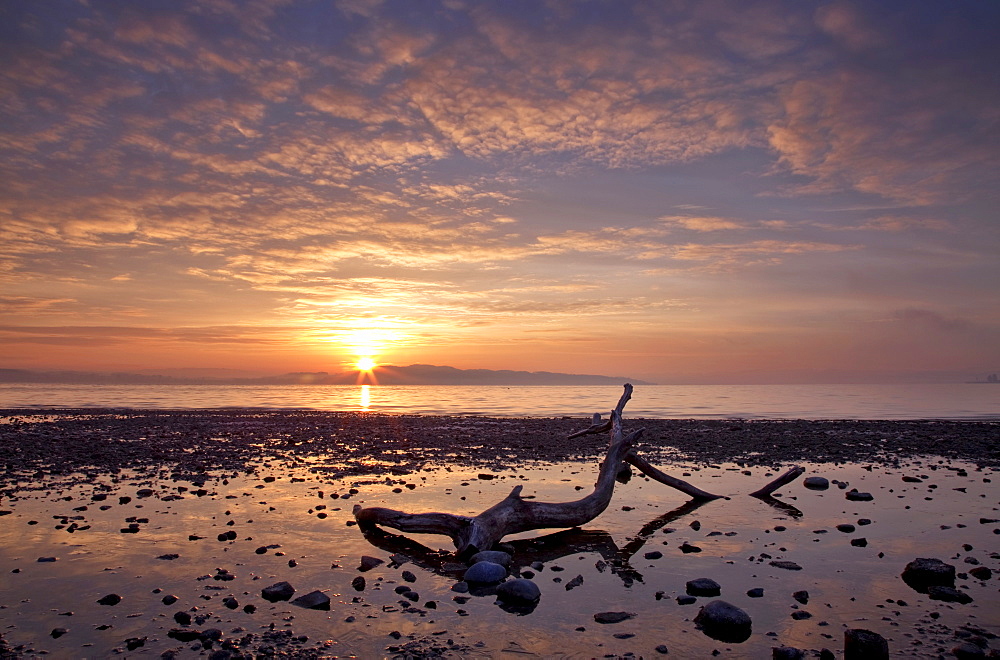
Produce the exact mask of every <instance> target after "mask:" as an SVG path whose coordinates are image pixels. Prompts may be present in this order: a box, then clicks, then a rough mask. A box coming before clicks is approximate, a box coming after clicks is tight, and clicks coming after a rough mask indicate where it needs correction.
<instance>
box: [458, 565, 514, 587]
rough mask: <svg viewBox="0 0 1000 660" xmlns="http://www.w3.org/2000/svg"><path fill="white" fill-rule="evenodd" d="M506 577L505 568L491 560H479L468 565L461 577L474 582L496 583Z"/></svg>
mask: <svg viewBox="0 0 1000 660" xmlns="http://www.w3.org/2000/svg"><path fill="white" fill-rule="evenodd" d="M505 577H507V569H506V568H504V567H503V566H501V565H500V564H494V563H493V562H491V561H481V562H477V563H475V564H473V565H472V566H470V567H469V568H468V569H467V570H466V571H465V575H464V576H463V579H464V580H465V581H466V582H469V583H475V584H496V583H497V582H500V581H502V580H503V579H504V578H505Z"/></svg>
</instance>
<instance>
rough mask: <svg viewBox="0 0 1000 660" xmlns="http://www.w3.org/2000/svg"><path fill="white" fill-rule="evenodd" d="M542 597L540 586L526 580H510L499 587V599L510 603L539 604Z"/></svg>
mask: <svg viewBox="0 0 1000 660" xmlns="http://www.w3.org/2000/svg"><path fill="white" fill-rule="evenodd" d="M541 597H542V592H541V590H540V589H539V588H538V585H537V584H535V583H534V582H532V581H531V580H526V579H524V578H516V579H514V580H508V581H507V582H504V583H503V584H501V585H500V586H499V587H497V598H499V599H500V600H502V601H504V602H508V603H537V602H538V600H539V599H540V598H541Z"/></svg>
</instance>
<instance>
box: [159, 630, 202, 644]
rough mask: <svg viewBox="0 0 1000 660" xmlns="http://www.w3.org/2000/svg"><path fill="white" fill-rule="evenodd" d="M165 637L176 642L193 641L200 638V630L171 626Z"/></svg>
mask: <svg viewBox="0 0 1000 660" xmlns="http://www.w3.org/2000/svg"><path fill="white" fill-rule="evenodd" d="M167 637H170V638H171V639H176V640H177V641H178V642H193V641H194V640H196V639H200V638H201V631H200V630H184V629H183V628H171V629H170V632H168V633H167Z"/></svg>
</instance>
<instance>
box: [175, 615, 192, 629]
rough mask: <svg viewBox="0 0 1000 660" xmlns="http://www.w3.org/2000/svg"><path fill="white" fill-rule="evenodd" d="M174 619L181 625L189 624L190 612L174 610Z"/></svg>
mask: <svg viewBox="0 0 1000 660" xmlns="http://www.w3.org/2000/svg"><path fill="white" fill-rule="evenodd" d="M174 621H176V622H177V623H179V624H181V625H182V626H186V625H189V624H190V623H191V614H189V613H188V612H174Z"/></svg>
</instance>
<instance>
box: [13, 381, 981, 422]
mask: <svg viewBox="0 0 1000 660" xmlns="http://www.w3.org/2000/svg"><path fill="white" fill-rule="evenodd" d="M620 394H621V388H619V387H617V386H566V387H562V386H534V387H523V386H519V387H502V386H495V385H494V386H482V387H480V386H469V385H463V386H431V385H408V386H407V385H398V386H367V385H362V386H357V385H273V386H216V385H48V384H45V385H42V384H8V385H0V408H150V409H198V408H267V409H275V410H282V409H312V410H335V411H359V410H370V411H374V412H383V413H413V414H421V415H487V416H495V417H561V416H567V415H568V416H574V417H588V416H590V415H592V414H593V413H594V412H598V411H600V412H606V411H608V410H610V409H611V408H612V407H614V405H615V403H616V402H617V400H618V397H619V395H620ZM628 413H629V416H630V417H633V418H635V417H648V418H657V419H669V418H683V419H687V418H702V419H726V418H744V419H1000V385H989V384H972V383H949V384H919V385H644V386H640V387H637V388H636V390H635V393H634V394H633V396H632V400H631V401H630V402H629V404H628Z"/></svg>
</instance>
